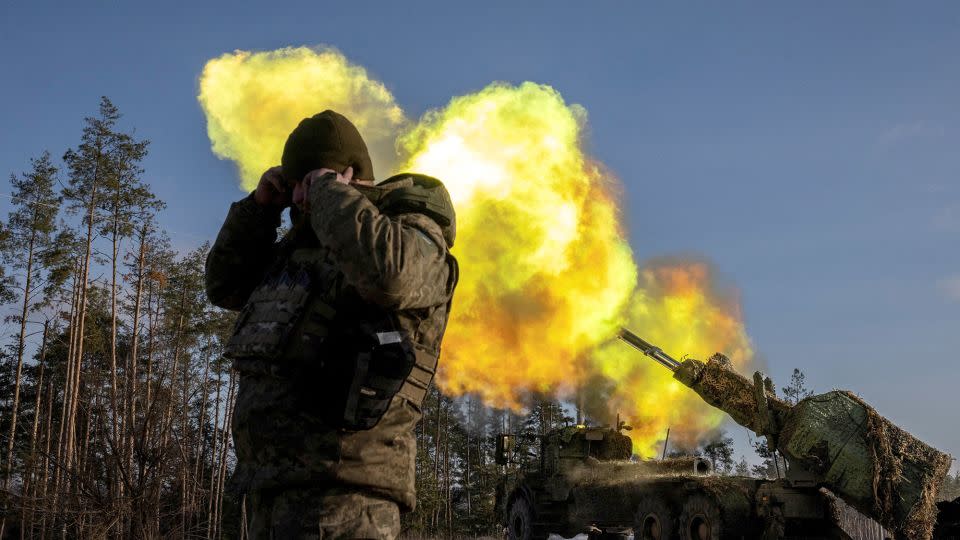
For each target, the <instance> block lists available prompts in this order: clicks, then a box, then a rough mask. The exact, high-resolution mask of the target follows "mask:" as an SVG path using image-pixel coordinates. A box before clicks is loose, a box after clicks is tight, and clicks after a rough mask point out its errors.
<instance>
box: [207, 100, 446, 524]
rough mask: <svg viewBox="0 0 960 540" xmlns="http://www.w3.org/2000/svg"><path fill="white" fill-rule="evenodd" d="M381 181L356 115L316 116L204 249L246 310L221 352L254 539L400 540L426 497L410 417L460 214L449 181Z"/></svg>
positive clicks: (212, 294)
mask: <svg viewBox="0 0 960 540" xmlns="http://www.w3.org/2000/svg"><path fill="white" fill-rule="evenodd" d="M373 178H374V177H373V167H372V164H371V161H370V157H369V155H368V153H367V148H366V145H365V143H364V142H363V139H362V138H361V137H360V133H359V132H358V131H357V129H356V127H354V125H353V124H352V123H350V121H349V120H347V119H346V118H344V117H343V116H341V115H339V114H337V113H335V112H333V111H324V112H322V113H320V114H317V115H315V116H313V117H311V118H306V119H304V120H303V121H302V122H300V124H299V125H298V126H297V128H296V129H294V130H293V132H292V133H291V134H290V136H289V138H288V139H287V142H286V144H285V146H284V149H283V156H282V159H281V165H280V166H279V167H273V168H271V169H269V170H267V171H266V172H265V173H264V174H263V177H262V178H261V179H260V183H259V185H258V186H257V189H256V190H255V191H254V192H253V193H251V194H250V196H248V197H246V198H245V199H243V200H241V201H238V202H236V203H233V205H231V207H230V211H229V213H228V214H227V218H226V221H225V222H224V224H223V227H222V228H221V229H220V233H219V235H218V236H217V240H216V242H215V243H214V245H213V247H212V249H211V250H210V254H209V256H208V258H207V266H206V288H207V294H208V296H209V298H210V301H211V302H212V303H214V304H215V305H218V306H220V307H223V308H226V309H232V310H241V312H240V314H239V316H238V319H237V323H236V327H235V329H234V333H233V336H232V337H231V338H230V340H229V342H228V343H227V345H226V347H225V356H227V357H228V358H231V359H232V360H233V362H234V367H235V368H236V369H237V370H238V372H239V388H238V391H237V398H236V406H235V409H234V417H233V438H234V443H235V446H236V454H237V467H236V472H235V474H234V477H233V480H232V484H233V486H234V487H236V488H238V489H239V490H240V491H241V492H242V493H245V495H246V499H245V500H246V509H247V515H248V522H249V526H248V530H249V533H250V538H252V539H261V538H273V539H286V538H393V537H396V536H397V535H398V534H399V532H400V517H399V513H400V512H401V511H410V510H412V509H413V507H414V505H415V503H416V493H415V490H414V459H415V456H416V439H415V437H414V426H415V425H416V423H417V421H418V420H419V419H420V417H421V410H420V406H421V404H422V401H423V398H424V396H425V395H426V391H427V387H428V386H429V384H430V382H431V380H432V378H433V374H434V371H435V369H436V365H437V360H438V358H439V354H440V341H441V339H442V338H443V333H444V330H445V328H446V323H447V317H448V315H449V311H450V302H451V298H452V296H453V291H454V287H455V286H456V284H457V278H458V269H457V263H456V260H455V259H454V258H453V256H451V255H450V251H449V250H450V247H452V246H453V241H454V236H455V231H456V221H455V216H454V212H453V205H452V203H451V201H450V197H449V195H448V193H447V191H446V189H445V188H444V187H443V184H442V183H440V181H438V180H436V179H434V178H431V177H428V176H424V175H416V174H403V175H398V176H394V177H392V178H389V179H387V180H386V181H384V182H381V183H380V184H378V185H376V186H374V184H373ZM286 207H291V210H290V213H291V220H292V226H291V229H290V231H289V232H288V233H287V234H286V235H285V236H284V238H283V239H282V240H280V241H279V242H276V230H277V227H278V226H279V224H280V214H281V212H282V211H283V209H284V208H286Z"/></svg>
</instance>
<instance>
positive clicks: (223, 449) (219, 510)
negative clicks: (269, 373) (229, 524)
mask: <svg viewBox="0 0 960 540" xmlns="http://www.w3.org/2000/svg"><path fill="white" fill-rule="evenodd" d="M237 384H238V383H237V381H236V377H235V376H234V373H233V372H232V371H231V372H230V388H229V389H228V390H227V406H226V409H225V410H224V416H223V426H224V430H223V433H224V435H223V442H222V443H221V445H220V476H219V478H218V480H217V483H218V487H217V501H216V504H215V505H214V528H213V536H212V538H219V537H220V536H221V534H222V530H223V529H222V525H223V485H224V482H225V481H226V477H227V451H228V450H229V447H230V429H229V426H230V425H231V419H232V418H233V407H234V405H236V400H237V392H236V390H237Z"/></svg>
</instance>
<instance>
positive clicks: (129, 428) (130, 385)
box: [125, 221, 149, 533]
mask: <svg viewBox="0 0 960 540" xmlns="http://www.w3.org/2000/svg"><path fill="white" fill-rule="evenodd" d="M148 228H149V223H148V222H147V221H144V223H143V225H142V227H141V229H140V249H139V254H138V256H137V283H136V292H135V294H134V302H133V327H132V329H131V333H132V335H131V344H130V354H129V357H128V361H127V367H126V371H127V391H126V394H125V395H126V403H125V405H126V418H127V419H126V437H125V438H126V446H127V449H126V467H127V478H131V479H132V478H133V477H134V466H133V446H134V441H135V439H136V416H137V378H138V376H137V367H138V365H137V361H138V356H139V345H140V307H141V301H142V299H143V281H144V274H145V269H144V261H145V259H146V244H147V232H148ZM148 384H149V383H148ZM130 504H131V505H134V504H136V502H135V501H133V500H132V499H131V501H130ZM127 512H128V513H129V516H130V523H129V527H128V528H127V530H128V531H129V532H130V533H133V532H134V531H133V528H134V527H136V525H135V524H134V518H133V516H134V515H135V513H136V509H135V508H132V507H131V508H128V509H127Z"/></svg>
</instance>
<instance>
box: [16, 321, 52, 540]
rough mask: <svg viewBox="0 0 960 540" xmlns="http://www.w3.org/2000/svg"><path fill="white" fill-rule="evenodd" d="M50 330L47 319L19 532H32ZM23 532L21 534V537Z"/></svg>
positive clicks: (41, 341)
mask: <svg viewBox="0 0 960 540" xmlns="http://www.w3.org/2000/svg"><path fill="white" fill-rule="evenodd" d="M49 329H50V321H49V319H48V320H46V321H44V322H43V337H42V338H41V340H40V373H39V374H38V375H37V396H36V399H35V400H34V403H33V426H31V428H30V453H29V455H28V457H27V466H26V467H25V469H24V476H23V478H24V482H23V494H24V501H30V503H29V506H30V509H29V512H28V511H27V505H26V504H24V505H23V513H22V517H21V519H20V530H21V531H32V529H33V514H34V501H36V500H37V498H36V493H35V492H36V489H35V484H36V482H35V479H34V476H35V473H34V470H35V465H36V462H37V453H36V450H37V428H38V427H39V425H40V398H41V396H42V395H43V372H44V368H45V366H44V359H45V358H46V355H47V333H48V331H49ZM22 534H23V532H21V535H22Z"/></svg>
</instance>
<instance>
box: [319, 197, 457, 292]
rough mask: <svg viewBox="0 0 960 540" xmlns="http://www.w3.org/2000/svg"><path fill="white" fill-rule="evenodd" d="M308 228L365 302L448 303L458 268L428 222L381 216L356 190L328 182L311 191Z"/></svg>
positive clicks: (419, 216)
mask: <svg viewBox="0 0 960 540" xmlns="http://www.w3.org/2000/svg"><path fill="white" fill-rule="evenodd" d="M318 180H319V179H318ZM310 223H311V225H312V227H313V230H314V233H316V236H317V239H319V241H320V243H321V244H323V245H324V246H326V247H327V248H329V249H330V253H331V256H332V257H334V259H335V260H336V261H337V263H338V264H339V267H340V269H341V271H342V272H343V274H344V277H345V278H346V280H347V281H348V282H350V284H351V285H353V286H354V287H355V288H356V289H357V291H358V292H359V293H360V294H361V295H362V296H363V297H364V299H365V300H367V301H369V302H372V303H375V304H378V305H381V306H383V307H387V308H392V309H415V308H423V307H430V306H436V305H440V304H445V303H446V302H448V301H449V300H450V295H451V294H452V289H453V283H455V281H456V275H455V273H456V269H455V263H453V262H452V257H450V256H449V253H448V251H447V248H446V242H445V241H444V240H443V233H442V232H441V230H440V227H439V226H438V225H437V224H436V223H434V222H433V220H431V219H430V218H428V217H427V216H424V215H422V214H404V215H401V216H387V215H385V214H381V213H380V211H379V210H378V209H377V207H376V206H374V205H373V203H371V202H370V201H369V200H368V199H367V198H366V197H365V196H364V195H363V194H362V193H360V192H359V191H357V190H356V189H354V188H352V187H350V186H347V185H345V184H341V183H338V182H335V181H333V180H325V181H322V182H320V181H318V182H315V183H314V184H313V186H312V187H311V188H310Z"/></svg>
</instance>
